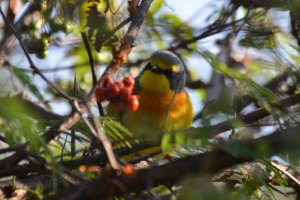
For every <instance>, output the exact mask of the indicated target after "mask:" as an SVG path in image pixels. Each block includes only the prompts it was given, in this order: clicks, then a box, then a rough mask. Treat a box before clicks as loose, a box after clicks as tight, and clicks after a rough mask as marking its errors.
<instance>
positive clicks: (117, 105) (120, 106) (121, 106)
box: [112, 102, 125, 112]
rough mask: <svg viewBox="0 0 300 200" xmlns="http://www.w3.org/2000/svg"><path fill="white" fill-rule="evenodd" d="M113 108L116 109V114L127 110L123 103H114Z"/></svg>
mask: <svg viewBox="0 0 300 200" xmlns="http://www.w3.org/2000/svg"><path fill="white" fill-rule="evenodd" d="M112 106H113V109H114V110H115V111H116V112H121V111H123V110H124V108H125V105H124V103H122V102H114V103H113V104H112Z"/></svg>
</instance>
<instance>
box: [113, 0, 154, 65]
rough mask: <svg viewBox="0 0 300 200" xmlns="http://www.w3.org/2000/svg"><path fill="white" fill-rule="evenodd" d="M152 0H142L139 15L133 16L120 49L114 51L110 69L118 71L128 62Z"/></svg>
mask: <svg viewBox="0 0 300 200" xmlns="http://www.w3.org/2000/svg"><path fill="white" fill-rule="evenodd" d="M152 1H153V0H142V1H141V3H140V5H139V6H138V7H137V15H136V16H132V17H131V18H132V22H131V24H130V26H129V28H128V30H127V33H126V34H125V36H124V38H123V40H122V43H121V46H120V48H119V50H118V51H117V52H115V53H114V55H113V56H114V58H113V60H112V61H111V63H110V64H109V68H108V69H112V70H113V71H116V70H117V69H118V68H119V67H120V65H121V64H124V63H126V62H127V58H128V54H129V53H130V52H131V49H132V47H133V43H134V41H135V38H136V37H137V34H138V32H139V30H140V28H141V25H142V23H143V21H144V19H145V17H146V14H147V12H148V10H149V7H150V5H151V3H152Z"/></svg>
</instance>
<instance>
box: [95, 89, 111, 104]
mask: <svg viewBox="0 0 300 200" xmlns="http://www.w3.org/2000/svg"><path fill="white" fill-rule="evenodd" d="M95 97H96V99H97V101H105V100H107V99H108V98H107V89H106V88H101V87H97V88H96V89H95Z"/></svg>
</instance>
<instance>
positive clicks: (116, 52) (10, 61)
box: [0, 0, 300, 199]
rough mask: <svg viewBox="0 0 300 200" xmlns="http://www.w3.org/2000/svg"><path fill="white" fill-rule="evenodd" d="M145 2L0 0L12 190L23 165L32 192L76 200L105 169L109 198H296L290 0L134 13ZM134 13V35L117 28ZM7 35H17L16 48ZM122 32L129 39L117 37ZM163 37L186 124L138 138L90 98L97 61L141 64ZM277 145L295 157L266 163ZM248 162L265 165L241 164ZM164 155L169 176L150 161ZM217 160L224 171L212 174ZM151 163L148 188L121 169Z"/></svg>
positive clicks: (128, 66)
mask: <svg viewBox="0 0 300 200" xmlns="http://www.w3.org/2000/svg"><path fill="white" fill-rule="evenodd" d="M145 2H149V4H150V3H151V1H150V0H142V1H141V2H139V1H136V0H132V1H128V2H127V1H104V0H89V1H81V0H75V1H70V0H67V1H55V0H54V1H47V0H35V1H22V2H21V1H18V0H15V1H9V3H8V1H7V2H4V1H1V2H0V5H1V9H2V10H4V9H7V10H6V11H7V12H5V13H6V15H5V19H7V20H8V22H7V21H6V20H3V21H1V22H2V24H1V26H0V27H1V29H3V31H1V35H0V39H1V46H3V47H5V48H7V49H5V48H2V47H0V61H1V62H0V168H1V172H0V178H1V182H0V186H1V188H4V187H2V184H4V182H5V181H7V179H9V180H10V181H11V182H12V184H11V185H13V188H14V189H17V188H18V187H20V185H18V182H15V180H17V181H18V180H23V179H25V178H26V179H28V180H34V181H33V182H34V184H32V185H30V184H29V185H28V186H26V187H25V190H26V191H27V197H24V198H36V199H43V198H49V197H53V198H59V197H61V196H60V194H63V195H67V197H69V196H68V195H70V193H69V192H68V191H69V190H67V189H69V188H71V189H72V188H74V187H75V192H74V196H76V195H78V198H77V197H74V198H75V199H76V198H77V199H80V197H81V196H80V195H85V193H84V192H82V191H88V190H89V189H90V190H91V191H92V192H95V191H97V189H94V188H85V187H84V185H85V184H86V183H93V182H91V181H107V182H105V183H106V184H105V185H99V186H97V187H99V188H100V187H101V188H100V189H99V191H97V192H103V196H105V195H108V196H109V197H111V198H115V199H146V198H147V199H155V198H166V199H281V198H283V197H284V196H288V197H289V198H291V197H292V195H290V194H287V192H286V191H287V190H289V189H291V190H292V194H297V195H299V194H300V193H299V185H298V184H299V178H298V182H297V181H295V179H297V176H296V175H297V173H296V172H297V170H298V168H299V151H297V149H296V150H295V148H294V147H295V146H296V145H297V144H299V141H300V140H296V139H294V138H297V137H296V136H295V137H287V138H286V139H285V140H284V141H282V143H281V141H278V137H282V135H284V134H287V135H291V136H292V134H293V133H294V132H297V130H299V105H298V103H299V101H300V98H299V82H300V81H299V79H300V77H299V69H298V68H299V67H298V65H299V56H300V55H299V54H300V51H299V50H300V48H299V47H298V46H297V41H296V40H298V43H299V44H300V42H299V41H300V38H299V35H300V31H299V26H298V27H297V25H299V21H300V19H299V17H298V19H297V17H296V18H293V16H297V15H296V14H295V13H293V12H299V11H297V8H295V9H294V8H290V10H289V12H290V15H289V16H287V15H284V18H283V19H281V18H280V17H277V18H276V16H277V15H280V16H281V15H283V13H284V14H286V13H287V12H288V11H287V10H286V7H284V8H276V9H274V8H272V7H273V6H274V7H275V6H276V7H277V6H278V5H271V6H270V5H268V6H267V7H265V6H264V5H265V4H264V2H265V1H262V3H261V4H259V5H256V4H255V2H256V1H253V2H252V1H251V2H252V3H253V4H251V5H244V4H243V3H241V4H237V3H236V1H226V0H224V1H222V2H221V3H220V4H219V5H218V6H216V5H212V4H208V5H203V6H204V7H203V8H204V9H205V12H203V16H204V17H203V16H201V18H200V16H198V15H195V16H193V18H192V19H191V20H184V19H182V17H181V16H180V15H179V14H178V13H176V12H175V11H174V10H173V9H172V6H173V2H172V3H170V2H171V1H168V2H169V4H168V3H167V2H166V1H163V0H156V1H153V2H152V4H151V7H150V9H149V11H145V12H146V13H147V15H146V16H145V19H143V17H142V15H138V14H139V12H142V11H141V10H142V8H141V7H142V6H141V5H142V4H143V3H145ZM241 2H244V1H241ZM18 3H20V6H21V7H20V8H18V5H19V4H18ZM292 3H293V2H292ZM2 4H3V6H2ZM8 4H9V5H8ZM174 4H175V3H174ZM186 4H190V5H189V6H191V7H193V6H196V5H192V4H193V3H190V2H188V1H187V2H186ZM271 4H272V3H271ZM132 5H134V6H133V7H132ZM197 6H198V5H197ZM295 6H298V5H296V4H295ZM270 7H271V9H270ZM21 8H23V9H21ZM282 10H283V11H282ZM298 10H299V9H298ZM136 12H137V13H138V14H137V13H136ZM16 14H17V16H18V17H17V18H16V19H14V17H15V15H16ZM21 14H24V15H21ZM294 14H295V15H294ZM298 15H299V14H298ZM24 16H26V17H24ZM299 16H300V15H299ZM139 17H140V18H139ZM135 19H138V20H137V21H139V20H144V22H143V24H142V27H141V29H140V27H138V28H137V29H135V30H134V31H136V33H138V35H137V37H132V38H130V40H126V39H128V38H126V37H127V36H128V32H129V33H133V32H134V31H132V30H131V29H130V28H132V26H131V25H132V23H133V21H134V20H135ZM28 20H29V23H28ZM193 20H197V22H196V23H193ZM199 20H201V23H202V24H201V26H200V25H199V24H198V22H199ZM282 21H284V23H285V26H284V25H281V22H282ZM295 21H296V22H295ZM13 22H15V23H13ZM297 22H298V24H297ZM20 23H21V25H20ZM23 23H25V25H26V26H22V24H23ZM9 24H10V25H11V26H12V27H14V29H15V32H14V31H11V30H10V29H9ZM290 29H292V33H290ZM128 30H129V31H128ZM130 31H131V32H130ZM134 33H135V32H134ZM83 35H85V36H86V37H87V38H88V44H87V43H84V42H82V36H83ZM15 36H21V37H20V38H21V40H20V41H19V42H18V43H16V44H15V48H12V46H13V45H11V46H9V42H11V41H12V39H11V38H12V37H15ZM20 38H17V39H20ZM294 38H295V39H296V40H295V39H294ZM128 41H129V42H133V43H132V45H131V44H130V45H129V46H130V47H129V48H125V47H126V45H128V44H129V42H128ZM87 45H90V47H91V48H90V49H88V48H86V47H87ZM122 48H123V49H122ZM128 49H129V50H128ZM159 49H168V50H171V51H173V52H175V53H176V54H178V55H179V56H180V57H181V58H182V61H183V62H184V64H185V68H186V72H187V83H186V86H187V87H190V89H191V90H189V91H190V92H189V93H190V96H191V98H192V101H193V104H194V108H195V111H196V113H195V121H194V124H193V127H191V128H188V129H185V130H178V131H177V132H175V133H166V134H164V135H162V138H161V142H160V144H158V143H153V141H148V140H149V138H136V137H135V134H134V133H131V132H130V131H129V130H128V129H127V128H126V127H124V126H123V124H122V121H120V116H118V115H116V116H114V117H110V116H104V115H103V113H105V112H103V109H104V110H106V109H107V108H108V107H109V103H108V102H105V103H102V104H101V103H98V104H97V103H96V101H95V99H94V97H93V92H94V91H95V87H97V82H100V80H101V77H102V76H103V75H104V74H105V73H110V74H111V75H112V77H113V78H114V79H115V81H121V80H122V79H123V78H124V77H125V76H127V75H132V76H136V75H137V74H138V73H139V72H140V70H141V69H142V67H143V66H144V65H145V63H146V61H147V60H148V58H149V55H151V54H152V53H153V52H154V51H156V50H159ZM124 52H125V53H124ZM122 53H123V54H122ZM129 53H130V54H129ZM125 54H129V57H128V58H127V55H125ZM118 59H120V60H121V61H122V62H121V61H120V62H116V61H119V60H118ZM123 61H126V63H125V64H123V65H121V66H117V67H115V68H114V69H112V68H111V66H112V63H113V62H115V63H119V64H120V63H121V64H122V63H123ZM32 63H33V64H32ZM32 65H36V67H37V68H35V66H32ZM204 66H209V67H208V68H209V69H205V67H204ZM91 69H94V70H95V74H94V73H93V70H91ZM209 71H212V73H211V74H212V75H210V73H209ZM93 77H96V78H97V80H96V82H95V80H93ZM207 77H209V78H207ZM202 79H203V80H202ZM208 79H209V80H208ZM154 84H155V83H154ZM199 93H201V97H200V95H197V94H199ZM195 94H196V95H195ZM203 94H204V95H203ZM199 104H200V105H201V106H199ZM199 107H200V108H199ZM121 115H122V113H121ZM293 128H295V129H293ZM292 130H293V131H292ZM295 130H296V131H295ZM268 134H271V135H270V136H265V135H268ZM279 144H280V145H279ZM211 155H212V157H210V156H211ZM219 155H223V157H218V156H219ZM224 155H226V156H224ZM201 156H203V157H201ZM274 156H277V157H278V158H279V162H281V163H280V164H281V165H282V166H285V165H289V166H293V167H294V168H293V170H292V171H288V169H286V170H282V169H279V168H277V167H275V165H272V158H274ZM199 158H201V159H202V158H203V160H204V161H209V163H202V162H203V160H201V159H199ZM205 158H209V159H206V160H205ZM184 159H186V161H187V164H189V163H188V162H194V161H195V160H193V159H199V160H200V161H199V160H197V161H199V163H200V164H203V166H201V169H200V170H198V165H199V163H197V162H195V163H192V164H193V167H192V168H191V169H190V170H183V171H184V173H181V170H182V168H172V165H174V166H181V165H179V164H178V163H180V161H185V160H184ZM189 159H191V160H192V161H191V160H189ZM249 162H250V163H259V166H260V167H259V168H255V170H253V168H247V166H248V163H249ZM228 163H229V164H228ZM208 164H210V165H208ZM237 164H238V165H237ZM116 166H118V167H119V168H118V167H116ZM169 166H171V167H170V170H168V171H169V172H170V173H171V172H173V173H171V174H173V175H174V176H175V177H176V178H174V177H173V176H172V177H171V178H170V177H168V176H167V173H165V174H164V173H161V171H159V170H161V169H163V168H164V167H166V168H167V167H169ZM181 167H182V166H181ZM228 167H229V168H228ZM183 168H184V167H183ZM124 169H126V170H124ZM152 170H153V171H152ZM155 170H157V171H155ZM220 170H221V172H224V173H225V175H227V176H223V177H221V178H219V179H217V178H215V176H216V175H218V173H219V172H220ZM186 171H187V172H186ZM189 171H191V172H193V173H192V176H190V174H189V173H188V172H189ZM287 171H288V173H289V174H288V173H286V172H287ZM148 172H149V174H150V175H149V174H148V175H149V177H146V178H147V180H148V181H149V182H148V183H147V186H146V187H143V184H142V183H141V182H139V180H136V182H135V183H132V182H130V181H132V180H135V179H134V178H135V177H140V178H141V179H140V180H142V178H145V177H144V176H143V173H145V174H146V173H148ZM152 172H153V173H152ZM194 172H197V173H194ZM217 172H218V173H217ZM294 172H295V173H294ZM198 173H199V174H201V175H199V176H198ZM203 173H204V174H203ZM233 175H234V176H233ZM145 176H146V175H145ZM170 176H171V175H170ZM10 177H13V178H12V179H10ZM224 177H225V178H224ZM294 178H295V179H294ZM152 179H153V180H155V181H157V182H155V181H153V180H152ZM126 181H127V182H126ZM152 181H153V182H152ZM129 182H130V183H132V184H127V185H123V183H129ZM101 183H103V182H101ZM15 184H16V185H15ZM76 187H77V188H76ZM79 187H82V188H81V189H82V190H79V189H78V188H79ZM105 188H106V189H105ZM276 188H279V189H276ZM102 190H103V191H102ZM4 191H5V190H4V189H3V190H2V192H3V194H0V196H1V198H2V196H3V195H5V194H4V193H5V192H4ZM120 191H121V192H120ZM80 192H82V193H83V194H82V193H80ZM92 192H91V193H92ZM87 193H88V192H87ZM12 194H13V192H10V193H9V194H6V196H7V197H8V196H11V195H12ZM98 194H99V193H98ZM63 195H62V196H63ZM70 196H71V195H70ZM103 196H102V194H101V197H103ZM67 197H66V198H67ZM84 197H86V196H84ZM89 198H95V199H98V198H99V196H94V197H93V196H92V197H89ZM67 199H68V198H67Z"/></svg>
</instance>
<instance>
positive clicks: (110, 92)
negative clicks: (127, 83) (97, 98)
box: [107, 84, 120, 98]
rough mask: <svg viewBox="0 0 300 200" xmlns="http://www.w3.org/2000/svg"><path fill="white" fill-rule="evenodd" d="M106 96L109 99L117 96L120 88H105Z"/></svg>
mask: <svg viewBox="0 0 300 200" xmlns="http://www.w3.org/2000/svg"><path fill="white" fill-rule="evenodd" d="M107 91H108V93H107V96H108V97H109V98H113V97H116V96H118V95H119V93H120V87H119V86H118V85H117V84H111V85H109V86H108V87H107Z"/></svg>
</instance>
